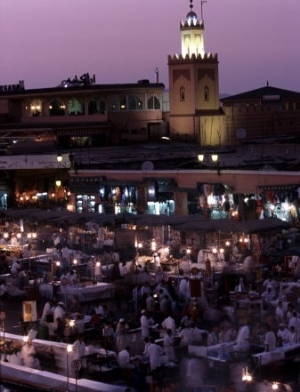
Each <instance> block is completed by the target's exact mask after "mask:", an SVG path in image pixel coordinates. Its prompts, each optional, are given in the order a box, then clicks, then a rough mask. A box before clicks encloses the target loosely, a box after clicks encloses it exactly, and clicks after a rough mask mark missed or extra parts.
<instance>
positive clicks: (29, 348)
mask: <svg viewBox="0 0 300 392" xmlns="http://www.w3.org/2000/svg"><path fill="white" fill-rule="evenodd" d="M21 359H22V361H23V365H24V366H26V367H29V368H32V369H37V370H40V368H41V367H40V362H39V360H38V359H37V358H35V348H34V347H33V345H32V341H31V339H28V340H27V342H26V343H25V344H24V346H23V347H22V350H21Z"/></svg>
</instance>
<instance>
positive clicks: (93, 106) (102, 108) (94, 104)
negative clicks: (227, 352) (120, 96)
mask: <svg viewBox="0 0 300 392" xmlns="http://www.w3.org/2000/svg"><path fill="white" fill-rule="evenodd" d="M105 112H106V104H105V101H102V100H100V99H99V98H93V99H91V100H90V101H89V104H88V113H89V114H90V115H93V114H97V113H100V114H105Z"/></svg>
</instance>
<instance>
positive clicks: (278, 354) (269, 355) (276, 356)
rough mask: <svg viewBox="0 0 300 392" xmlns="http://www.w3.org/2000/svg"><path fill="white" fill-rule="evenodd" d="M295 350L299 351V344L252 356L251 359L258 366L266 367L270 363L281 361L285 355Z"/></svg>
mask: <svg viewBox="0 0 300 392" xmlns="http://www.w3.org/2000/svg"><path fill="white" fill-rule="evenodd" d="M295 349H299V350H300V344H288V345H285V346H283V347H276V349H275V350H272V351H268V352H265V351H264V352H262V353H259V354H254V355H252V358H253V359H254V361H255V362H256V363H257V364H258V365H261V366H262V365H267V364H269V363H271V362H275V361H281V360H283V359H284V358H285V354H286V353H288V352H289V351H293V350H295Z"/></svg>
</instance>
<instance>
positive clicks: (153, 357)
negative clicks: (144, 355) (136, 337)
mask: <svg viewBox="0 0 300 392" xmlns="http://www.w3.org/2000/svg"><path fill="white" fill-rule="evenodd" d="M150 341H151V344H150V345H149V347H148V355H149V361H150V370H151V372H153V371H155V370H156V369H157V368H160V367H161V366H162V355H163V353H164V350H163V348H162V347H161V346H160V345H159V344H156V343H155V341H154V339H153V338H151V339H150Z"/></svg>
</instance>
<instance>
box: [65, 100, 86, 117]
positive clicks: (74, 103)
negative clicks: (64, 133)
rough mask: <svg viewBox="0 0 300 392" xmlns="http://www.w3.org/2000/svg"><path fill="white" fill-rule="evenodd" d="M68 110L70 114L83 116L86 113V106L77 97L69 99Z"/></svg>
mask: <svg viewBox="0 0 300 392" xmlns="http://www.w3.org/2000/svg"><path fill="white" fill-rule="evenodd" d="M67 112H68V114H69V115H70V116H82V115H83V114H84V106H83V103H82V102H81V101H79V100H78V99H77V98H72V99H70V100H69V101H68V104H67Z"/></svg>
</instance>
